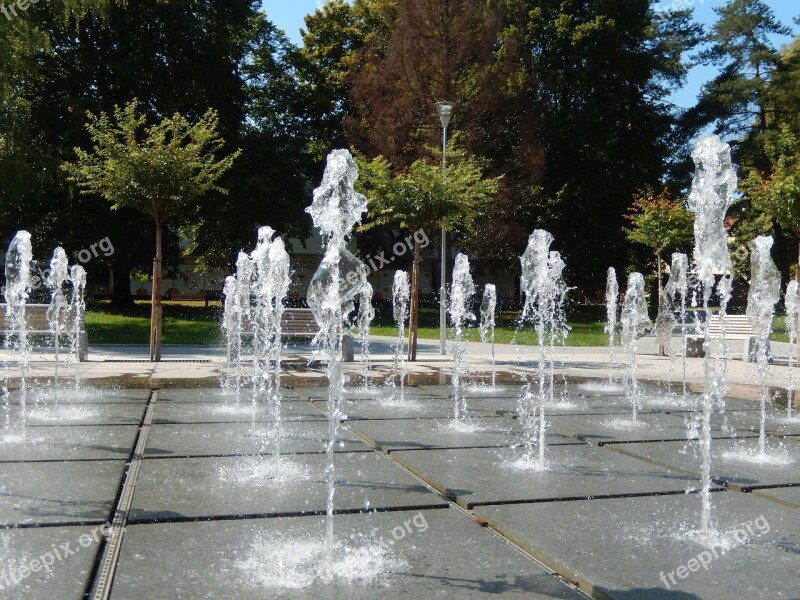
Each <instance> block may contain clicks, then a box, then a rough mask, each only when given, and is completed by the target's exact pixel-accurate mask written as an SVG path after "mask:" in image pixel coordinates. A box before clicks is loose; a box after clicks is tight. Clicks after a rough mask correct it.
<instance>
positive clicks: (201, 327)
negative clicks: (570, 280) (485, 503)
mask: <svg viewBox="0 0 800 600" xmlns="http://www.w3.org/2000/svg"><path fill="white" fill-rule="evenodd" d="M600 309H603V310H604V307H583V306H578V307H573V310H572V311H571V315H572V317H573V318H572V320H571V321H570V324H569V325H570V327H571V328H572V329H571V331H570V333H569V336H568V338H567V342H566V345H567V346H605V345H606V344H607V343H608V337H607V336H606V334H605V333H604V332H603V326H604V325H605V323H604V322H603V321H602V320H600V319H598V318H597V317H598V316H599V311H600ZM518 316H519V313H518V312H517V311H503V312H501V313H499V314H498V315H497V323H498V326H497V328H496V330H495V342H497V343H499V344H509V343H516V344H523V345H534V344H536V343H537V340H536V333H535V332H534V331H533V329H532V327H530V326H529V325H526V326H525V327H523V328H522V329H518V327H517V324H516V319H517V317H518ZM220 320H221V307H220V305H219V302H217V303H212V305H211V306H209V308H205V307H204V305H203V303H202V302H165V303H164V338H163V339H164V343H165V344H186V345H192V346H217V345H221V344H224V338H223V335H222V332H221V330H220V325H219V323H220ZM86 329H87V331H88V333H89V341H90V343H92V344H147V343H148V342H149V340H150V303H149V302H142V301H137V303H136V307H135V308H133V309H131V310H126V311H112V310H110V309H109V308H108V305H107V304H103V303H95V304H92V305H91V306H90V307H89V309H88V310H87V311H86ZM773 329H774V330H773V335H772V338H771V339H772V340H773V341H777V342H786V341H788V336H787V334H786V325H785V319H784V318H783V317H776V318H775V322H774V328H773ZM372 334H373V335H386V336H394V335H397V328H396V327H395V326H394V324H393V323H392V315H391V310H389V308H388V307H378V310H377V311H376V318H375V322H374V324H373V327H372ZM452 335H453V330H452V328H448V336H450V337H452ZM419 337H420V338H423V339H439V313H438V309H435V308H423V309H422V311H421V313H420V327H419ZM465 337H466V339H467V340H469V341H478V340H480V334H479V332H478V330H477V327H476V326H475V325H471V326H470V327H468V328H467V329H466V330H465ZM617 343H619V338H617Z"/></svg>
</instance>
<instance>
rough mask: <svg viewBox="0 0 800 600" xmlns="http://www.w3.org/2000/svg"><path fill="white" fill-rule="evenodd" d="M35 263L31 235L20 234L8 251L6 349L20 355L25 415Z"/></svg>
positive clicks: (19, 232) (21, 407)
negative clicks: (27, 307)
mask: <svg viewBox="0 0 800 600" xmlns="http://www.w3.org/2000/svg"><path fill="white" fill-rule="evenodd" d="M32 262H33V250H32V248H31V234H30V233H28V232H27V231H24V230H21V231H18V232H17V233H16V235H15V236H14V239H13V240H11V244H10V245H9V247H8V251H7V252H6V290H5V294H4V295H5V300H6V322H7V323H8V324H9V333H8V335H7V336H6V340H5V348H6V350H10V351H12V352H16V354H17V356H18V357H19V358H18V362H19V369H20V412H21V414H23V415H24V414H25V405H26V402H27V396H28V360H29V357H30V342H29V340H28V321H27V318H26V315H25V305H26V303H27V302H28V296H29V294H30V291H31V264H32ZM15 340H16V341H15ZM23 418H24V417H23ZM23 431H24V423H23Z"/></svg>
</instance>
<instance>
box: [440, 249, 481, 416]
mask: <svg viewBox="0 0 800 600" xmlns="http://www.w3.org/2000/svg"><path fill="white" fill-rule="evenodd" d="M473 294H475V283H474V282H473V281H472V275H471V274H470V272H469V259H468V258H467V257H466V255H465V254H460V253H459V254H458V256H456V263H455V266H454V267H453V284H452V286H451V287H450V302H449V306H448V308H447V312H448V314H449V315H450V321H451V322H452V323H453V327H454V329H455V341H454V343H453V403H454V405H453V420H454V421H461V420H463V419H466V418H467V399H466V397H465V396H464V391H463V390H462V389H461V387H462V386H461V379H462V377H463V376H464V354H465V352H466V345H465V343H464V341H463V334H464V332H463V328H464V323H465V322H466V321H472V320H474V319H475V315H474V314H472V312H471V311H470V310H469V303H470V301H471V299H472V296H473Z"/></svg>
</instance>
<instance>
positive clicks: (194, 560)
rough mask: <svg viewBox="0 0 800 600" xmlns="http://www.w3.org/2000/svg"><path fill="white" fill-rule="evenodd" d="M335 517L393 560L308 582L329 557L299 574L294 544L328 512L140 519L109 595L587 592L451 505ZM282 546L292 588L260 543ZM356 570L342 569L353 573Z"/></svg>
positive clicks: (352, 597)
mask: <svg viewBox="0 0 800 600" xmlns="http://www.w3.org/2000/svg"><path fill="white" fill-rule="evenodd" d="M414 518H416V521H414V520H413V519H414ZM334 519H335V521H334V526H335V534H336V537H337V539H340V540H344V541H345V543H347V544H348V545H352V546H353V547H363V546H368V547H369V546H370V545H374V544H376V543H377V540H378V539H379V538H383V540H384V542H385V543H386V544H387V546H389V550H388V556H387V561H392V563H393V564H389V565H387V567H386V568H385V570H386V572H385V574H383V575H382V576H380V577H379V578H377V579H376V580H367V581H363V582H361V581H357V582H354V583H348V582H346V581H342V580H335V581H333V582H330V583H322V582H321V581H319V580H317V581H313V580H306V579H305V577H303V576H304V575H307V573H308V570H309V569H308V565H310V564H315V563H316V564H317V565H318V563H319V561H321V560H324V559H323V558H321V557H320V558H319V559H317V561H308V563H306V565H307V566H306V569H302V568H301V569H299V571H300V572H299V573H295V572H294V570H296V567H294V568H293V565H292V564H291V563H290V560H291V558H290V557H291V555H292V552H291V548H293V547H296V546H297V545H300V544H304V548H305V549H306V551H308V549H309V548H310V549H312V551H314V550H316V551H318V550H319V549H320V548H322V540H324V539H325V519H324V517H302V518H275V519H254V520H237V521H212V522H203V523H184V524H180V525H176V524H158V525H134V526H130V527H128V531H127V533H126V536H125V543H124V545H123V548H122V555H121V557H120V562H119V567H118V571H117V576H116V578H115V581H114V592H113V598H114V600H139V599H141V598H148V599H152V600H156V599H163V600H173V599H174V600H185V599H189V598H192V599H194V598H201V597H202V598H236V599H237V600H256V599H258V600H261V599H263V598H298V599H305V598H325V599H344V600H372V599H374V598H389V599H394V598H398V599H399V598H426V599H427V598H464V599H466V600H472V599H475V600H477V599H481V598H495V597H497V596H498V595H501V594H502V597H503V598H512V599H513V598H519V599H520V600H521V599H523V598H524V599H526V600H559V599H561V600H579V599H581V598H584V596H583V595H582V594H580V593H579V592H577V591H575V590H573V589H572V588H569V587H568V586H567V585H566V584H564V583H562V582H561V581H559V580H558V579H556V578H555V577H554V576H553V575H551V574H549V573H547V572H546V571H545V570H544V569H542V568H541V567H540V566H539V565H537V564H536V563H534V562H533V561H531V560H530V559H529V558H527V557H526V556H524V555H523V554H522V553H520V552H519V551H517V550H516V549H514V548H513V547H512V546H511V545H509V544H508V543H506V542H504V541H502V540H501V539H499V538H498V537H496V536H494V535H492V534H491V532H489V531H487V530H486V529H485V528H482V527H480V526H478V525H477V524H476V523H475V522H474V521H472V520H471V519H470V518H469V517H467V516H466V515H464V514H461V513H460V512H459V511H457V510H455V509H440V510H423V511H401V512H388V513H373V514H359V515H336V516H335V518H334ZM404 522H409V527H410V529H411V533H408V532H407V529H406V530H405V531H406V533H405V535H404V536H402V537H401V536H400V534H399V533H397V536H398V538H399V539H395V538H394V537H393V534H392V531H396V532H397V531H399V530H396V528H397V527H400V528H401V529H404ZM414 523H417V524H419V527H418V526H417V525H415V524H414ZM423 524H424V527H423ZM293 540H296V541H297V544H296V545H293V544H292V541H293ZM284 544H285V547H286V548H287V551H286V552H285V553H284V556H283V557H282V558H285V561H284V565H283V566H282V569H281V573H280V574H279V576H282V580H283V581H287V582H292V583H293V584H294V585H295V586H297V587H296V588H294V589H287V588H285V587H284V588H280V587H277V586H276V584H277V582H276V581H275V580H276V579H277V577H275V575H277V574H276V573H275V571H276V567H275V565H274V563H273V564H270V562H269V560H270V559H269V556H267V555H266V554H267V552H265V551H264V549H265V548H270V547H271V546H273V545H275V546H279V547H281V548H284ZM454 548H457V549H458V558H457V560H454V558H453V550H454ZM335 556H339V557H341V556H343V552H342V551H339V552H337V554H336V555H335ZM351 572H352V569H346V570H345V573H346V574H348V575H349V574H350V573H351ZM303 584H306V585H303Z"/></svg>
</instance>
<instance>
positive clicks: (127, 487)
mask: <svg viewBox="0 0 800 600" xmlns="http://www.w3.org/2000/svg"><path fill="white" fill-rule="evenodd" d="M157 400H158V390H154V391H153V392H152V393H151V394H150V400H149V401H148V403H147V409H146V410H145V413H144V418H143V419H142V427H141V429H140V430H139V434H138V436H137V438H136V445H135V446H134V449H133V453H132V454H131V458H130V462H129V465H128V469H127V471H126V473H125V476H124V478H123V481H122V485H121V488H120V491H119V494H118V496H117V503H116V507H115V508H114V516H113V518H112V520H111V527H110V529H109V532H108V535H107V536H106V539H105V543H104V545H103V547H102V548H101V550H100V553H99V555H98V556H99V559H98V561H97V563H96V565H95V570H94V572H93V574H92V577H91V579H90V580H89V585H88V589H87V591H86V593H85V594H84V598H85V599H86V600H108V598H109V596H110V595H111V586H112V584H113V582H114V573H115V572H116V569H117V561H118V560H119V553H120V550H121V549H122V538H123V536H124V535H125V527H126V525H127V524H128V517H129V515H130V508H131V502H132V501H133V491H134V489H135V487H136V480H137V479H138V477H139V469H140V467H141V466H142V459H143V458H144V449H145V445H146V444H147V435H148V433H149V432H150V425H151V424H152V423H153V414H154V412H155V408H156V401H157Z"/></svg>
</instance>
